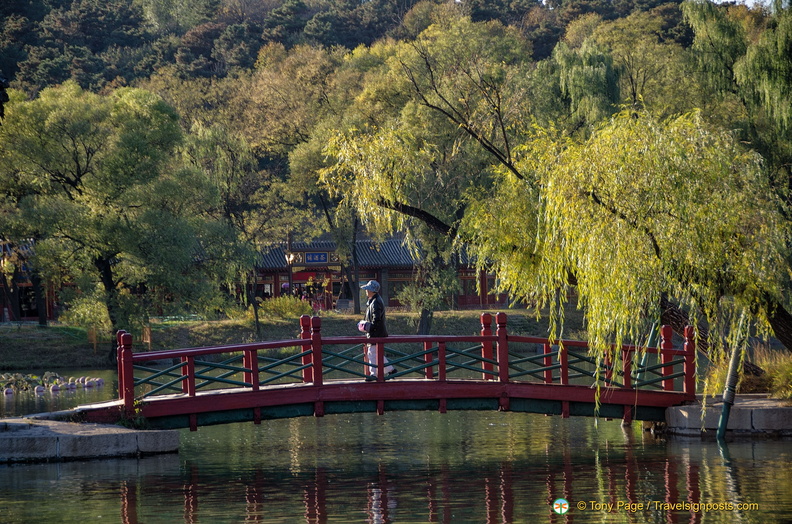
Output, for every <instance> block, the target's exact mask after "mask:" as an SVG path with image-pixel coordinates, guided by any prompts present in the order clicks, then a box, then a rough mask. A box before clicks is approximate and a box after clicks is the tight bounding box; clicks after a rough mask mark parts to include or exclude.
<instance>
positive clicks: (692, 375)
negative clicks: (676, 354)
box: [683, 326, 696, 400]
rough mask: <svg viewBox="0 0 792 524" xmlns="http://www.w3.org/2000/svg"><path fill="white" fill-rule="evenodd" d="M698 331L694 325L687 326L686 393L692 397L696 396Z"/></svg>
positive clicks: (692, 398) (691, 398)
mask: <svg viewBox="0 0 792 524" xmlns="http://www.w3.org/2000/svg"><path fill="white" fill-rule="evenodd" d="M695 337H696V332H695V330H694V329H693V326H685V346H684V348H685V365H684V369H685V383H684V389H683V391H684V392H685V395H686V396H687V397H688V398H689V399H690V400H694V399H695V398H696V338H695Z"/></svg>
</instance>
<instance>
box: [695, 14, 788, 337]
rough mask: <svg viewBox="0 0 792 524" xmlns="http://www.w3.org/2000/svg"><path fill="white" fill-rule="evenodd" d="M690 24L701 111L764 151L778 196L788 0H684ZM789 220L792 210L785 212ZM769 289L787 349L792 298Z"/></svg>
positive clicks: (784, 152)
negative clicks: (756, 2)
mask: <svg viewBox="0 0 792 524" xmlns="http://www.w3.org/2000/svg"><path fill="white" fill-rule="evenodd" d="M682 7H683V11H684V14H685V17H686V19H687V21H688V23H689V24H690V25H691V27H692V28H693V31H694V33H695V41H694V45H693V51H694V52H695V55H696V58H697V60H698V65H699V67H698V70H697V71H698V73H699V75H700V78H701V81H702V83H703V84H704V85H705V86H707V87H708V89H707V93H708V94H709V99H708V100H706V101H705V102H706V106H705V107H706V108H707V111H706V114H707V116H708V117H709V118H711V119H713V120H715V121H718V122H719V123H721V125H722V126H724V127H727V128H730V129H735V130H738V131H739V132H740V135H739V136H740V138H741V139H742V140H744V141H745V142H747V143H749V144H750V145H751V147H753V148H754V149H755V150H756V151H758V152H759V153H760V154H761V155H762V156H763V158H764V159H765V162H766V165H767V168H768V170H769V171H770V173H771V174H772V176H773V178H774V181H775V186H776V187H778V188H779V196H780V197H781V198H784V199H787V202H788V197H789V194H790V193H789V190H790V187H792V170H790V166H791V165H792V125H791V124H792V121H791V120H790V116H791V115H792V112H791V111H792V105H791V103H790V98H791V97H792V76H790V71H792V70H791V69H790V67H792V66H790V60H789V57H790V54H791V53H792V8H790V7H789V3H788V2H783V1H781V0H778V1H776V2H774V3H773V6H772V8H765V7H759V8H753V9H750V8H748V7H746V6H744V5H717V4H714V3H711V2H708V1H703V0H696V1H690V2H686V3H684V4H683V5H682ZM785 216H786V217H787V220H788V221H789V220H792V215H789V214H786V215H785ZM778 298H779V297H777V296H775V295H774V294H773V293H771V292H768V293H767V294H766V295H765V296H764V303H763V305H762V307H763V308H764V309H769V310H770V311H771V312H772V313H771V317H770V322H771V324H772V326H773V331H774V334H775V335H776V337H777V338H778V339H779V340H780V341H781V342H782V343H783V344H784V346H786V348H787V349H789V350H791V351H792V313H790V304H792V302H790V300H789V299H788V297H784V300H778Z"/></svg>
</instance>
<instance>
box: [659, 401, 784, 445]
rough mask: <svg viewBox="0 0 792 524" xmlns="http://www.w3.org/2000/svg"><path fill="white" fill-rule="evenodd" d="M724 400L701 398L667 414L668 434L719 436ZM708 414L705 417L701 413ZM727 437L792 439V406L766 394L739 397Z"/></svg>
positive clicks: (730, 420) (670, 409) (728, 426)
mask: <svg viewBox="0 0 792 524" xmlns="http://www.w3.org/2000/svg"><path fill="white" fill-rule="evenodd" d="M722 409H723V399H722V398H721V397H715V398H707V399H706V409H704V399H703V398H702V397H699V399H698V401H697V402H696V403H695V404H690V405H688V406H677V407H673V408H669V409H668V410H667V411H666V431H667V432H668V433H670V434H673V435H685V436H701V437H705V438H708V437H712V438H714V437H715V434H716V432H717V431H718V422H719V421H720V416H721V411H722ZM702 411H704V418H703V419H702V417H701V414H702ZM726 436H727V437H729V436H731V437H737V438H742V437H748V438H788V437H792V403H790V402H785V401H781V400H775V399H771V398H767V395H763V394H750V395H737V398H736V399H735V403H734V405H733V406H732V408H731V412H730V414H729V423H728V425H727V426H726Z"/></svg>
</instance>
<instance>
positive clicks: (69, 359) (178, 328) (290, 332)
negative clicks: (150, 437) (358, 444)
mask: <svg viewBox="0 0 792 524" xmlns="http://www.w3.org/2000/svg"><path fill="white" fill-rule="evenodd" d="M480 314H481V312H480V311H439V312H436V313H435V316H434V321H433V324H432V333H433V334H439V335H444V334H457V335H469V334H476V333H479V331H480V329H481V324H480V320H479V317H480ZM507 314H508V316H509V322H508V324H509V331H510V332H511V333H514V334H520V335H539V336H541V335H543V334H545V333H546V330H547V327H546V325H544V324H542V323H541V322H537V321H536V320H535V318H534V317H533V315H532V313H531V312H530V311H526V310H510V311H508V312H507ZM359 319H360V316H359V315H352V314H339V313H335V312H332V313H327V314H325V315H323V316H322V334H323V335H324V336H328V337H329V336H344V335H346V336H348V335H359V333H358V331H357V329H356V328H355V325H356V324H357V321H358V320H359ZM567 321H568V325H567V330H566V333H567V336H568V337H569V338H580V335H581V334H582V332H581V331H580V329H581V325H580V322H579V321H574V320H573V321H571V323H570V319H567ZM417 322H418V316H417V314H415V313H408V312H401V311H391V312H389V313H388V329H389V331H390V332H391V333H392V334H414V333H415V330H416V326H417ZM299 330H300V328H299V321H298V320H297V319H296V318H295V319H293V320H284V319H272V318H266V319H264V320H263V321H262V329H261V336H260V337H257V336H256V332H255V326H254V324H253V322H252V321H250V320H221V321H211V322H209V321H182V322H179V321H169V322H155V323H152V325H151V350H162V349H176V348H186V347H205V346H215V345H223V344H238V343H245V342H254V341H256V340H285V339H291V338H298V335H299ZM112 345H114V344H113V343H111V341H110V338H109V337H105V339H104V340H99V341H98V342H97V344H96V346H94V344H93V343H91V342H90V341H89V339H88V334H87V332H86V331H85V330H84V329H79V328H74V327H69V326H62V325H52V326H49V327H47V328H40V327H38V325H28V324H22V325H18V324H0V371H20V372H24V373H34V372H37V373H38V372H42V371H45V370H58V369H67V368H102V367H108V358H107V357H108V353H109V350H110V348H111V346H112ZM134 347H135V349H134V350H135V351H145V350H148V349H149V345H148V344H143V343H142V342H141V339H140V336H138V335H135V340H134Z"/></svg>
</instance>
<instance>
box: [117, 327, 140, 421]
mask: <svg viewBox="0 0 792 524" xmlns="http://www.w3.org/2000/svg"><path fill="white" fill-rule="evenodd" d="M116 338H117V340H118V369H119V374H118V384H119V387H118V390H119V393H120V394H121V398H122V399H123V401H124V413H125V414H126V416H128V417H131V416H132V415H133V414H134V412H135V369H134V367H133V364H132V335H130V334H129V333H127V332H126V331H119V332H118V333H117V334H116Z"/></svg>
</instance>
